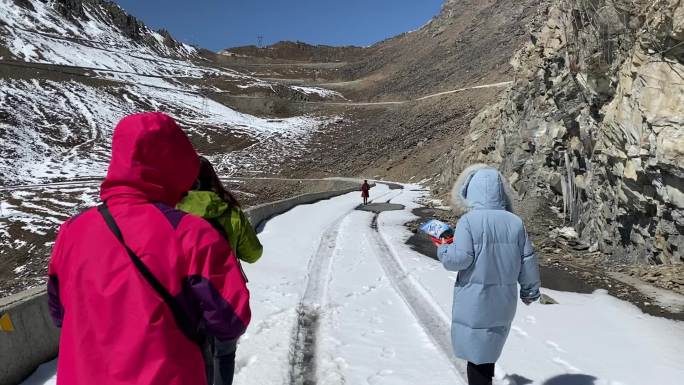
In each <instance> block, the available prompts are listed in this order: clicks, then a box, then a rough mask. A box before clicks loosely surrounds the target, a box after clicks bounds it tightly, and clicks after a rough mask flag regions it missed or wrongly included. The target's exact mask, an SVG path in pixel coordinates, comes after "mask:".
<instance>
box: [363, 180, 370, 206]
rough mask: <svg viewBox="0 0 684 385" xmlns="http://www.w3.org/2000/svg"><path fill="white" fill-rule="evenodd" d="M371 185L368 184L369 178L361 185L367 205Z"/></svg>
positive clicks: (364, 201) (364, 202)
mask: <svg viewBox="0 0 684 385" xmlns="http://www.w3.org/2000/svg"><path fill="white" fill-rule="evenodd" d="M370 189H371V187H370V185H369V184H368V181H367V180H364V181H363V184H362V185H361V198H363V204H364V205H367V204H368V197H369V196H370Z"/></svg>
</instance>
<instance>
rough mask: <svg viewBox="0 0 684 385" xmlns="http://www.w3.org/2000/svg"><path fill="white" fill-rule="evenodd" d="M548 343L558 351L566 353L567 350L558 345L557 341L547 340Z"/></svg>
mask: <svg viewBox="0 0 684 385" xmlns="http://www.w3.org/2000/svg"><path fill="white" fill-rule="evenodd" d="M546 345H547V346H549V347H551V348H552V349H553V350H555V351H557V352H558V353H565V350H563V349H562V348H561V347H560V346H558V344H557V343H555V342H553V341H546Z"/></svg>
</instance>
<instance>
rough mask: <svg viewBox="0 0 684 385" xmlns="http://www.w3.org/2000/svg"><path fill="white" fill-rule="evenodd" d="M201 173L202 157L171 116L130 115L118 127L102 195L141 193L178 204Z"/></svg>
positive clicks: (106, 197) (106, 198)
mask: <svg viewBox="0 0 684 385" xmlns="http://www.w3.org/2000/svg"><path fill="white" fill-rule="evenodd" d="M198 173H199V157H198V156H197V153H196V152H195V149H194V148H193V147H192V144H191V143H190V140H189V139H188V137H187V136H186V135H185V133H184V132H183V130H181V128H180V127H178V125H177V124H176V122H175V121H174V120H173V119H172V118H171V117H169V116H167V115H165V114H163V113H160V112H148V113H142V114H135V115H130V116H127V117H125V118H124V119H122V120H121V121H120V122H119V124H118V125H117V126H116V128H115V129H114V137H113V139H112V159H111V161H110V163H109V169H108V170H107V177H106V178H105V180H104V182H103V183H102V185H101V186H100V198H101V199H102V200H103V201H106V200H108V199H109V198H112V197H115V196H138V197H141V198H144V199H146V200H148V201H151V202H162V203H165V204H167V205H169V206H175V205H176V204H177V203H178V202H179V201H180V200H181V198H182V196H183V194H185V192H186V191H188V190H189V189H190V188H191V187H192V184H193V183H194V181H195V179H196V178H197V174H198Z"/></svg>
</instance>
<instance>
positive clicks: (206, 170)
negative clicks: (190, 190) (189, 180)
mask: <svg viewBox="0 0 684 385" xmlns="http://www.w3.org/2000/svg"><path fill="white" fill-rule="evenodd" d="M194 189H195V190H199V191H213V192H215V193H216V194H218V196H220V197H221V199H223V200H224V201H226V203H228V204H229V205H230V206H233V207H240V202H238V200H237V198H235V196H234V195H233V194H232V193H231V192H230V191H229V190H228V189H227V188H225V187H223V183H221V179H219V177H218V174H216V170H214V166H212V165H211V162H210V161H209V159H207V158H205V157H203V156H200V170H199V175H198V176H197V182H196V183H195V186H194Z"/></svg>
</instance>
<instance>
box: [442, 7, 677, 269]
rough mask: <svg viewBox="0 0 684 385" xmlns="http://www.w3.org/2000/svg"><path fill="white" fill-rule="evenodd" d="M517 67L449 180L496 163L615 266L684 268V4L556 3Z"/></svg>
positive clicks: (478, 122) (460, 150) (462, 149)
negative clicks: (478, 164) (466, 169)
mask: <svg viewBox="0 0 684 385" xmlns="http://www.w3.org/2000/svg"><path fill="white" fill-rule="evenodd" d="M512 64H513V66H514V68H515V82H514V85H513V86H512V87H511V89H510V90H508V91H507V92H506V94H505V95H503V96H502V97H501V99H500V100H499V102H498V103H496V104H495V105H493V106H490V107H489V108H486V109H485V110H483V111H481V112H480V114H479V115H478V117H477V118H475V119H474V120H473V121H472V122H471V127H470V132H469V135H468V137H466V138H465V140H464V141H463V142H462V143H459V144H458V146H456V147H455V148H454V150H453V155H454V156H453V158H454V161H453V163H451V164H449V165H448V166H447V170H448V171H447V172H446V173H445V174H444V175H445V176H444V181H443V182H444V183H449V182H450V181H451V180H452V179H453V178H454V176H455V175H457V174H458V172H459V171H460V168H461V167H463V165H465V164H467V163H469V162H472V161H485V162H490V163H496V164H499V165H500V166H501V167H502V169H503V170H504V171H505V173H506V174H508V176H509V177H510V179H511V181H512V182H513V184H514V187H515V188H516V190H517V191H518V192H519V193H520V194H521V196H525V195H527V194H534V195H539V196H544V197H547V198H549V199H550V200H549V202H552V204H556V205H557V206H558V207H560V208H561V210H562V212H563V213H564V214H565V220H566V222H567V223H568V224H569V225H571V226H574V227H575V229H576V230H577V231H578V233H579V234H580V239H581V240H582V241H583V242H585V243H586V244H588V245H592V246H593V247H594V248H596V249H600V250H601V251H603V252H604V253H606V254H607V255H609V256H610V258H611V260H613V261H616V262H629V263H635V262H637V263H638V262H651V263H677V262H682V261H684V254H683V253H682V250H684V235H683V234H684V1H681V0H660V1H655V2H654V1H644V0H635V1H619V0H613V1H609V0H581V1H577V2H570V1H563V0H553V1H551V2H549V4H547V5H546V6H543V7H541V11H540V14H539V15H538V17H537V20H536V22H535V23H534V24H533V25H532V33H531V36H530V41H529V42H528V43H527V44H526V45H525V46H524V47H523V48H522V49H521V50H520V51H519V52H518V53H517V54H516V55H515V57H514V58H513V59H512Z"/></svg>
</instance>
